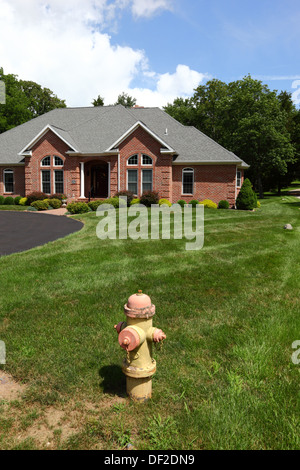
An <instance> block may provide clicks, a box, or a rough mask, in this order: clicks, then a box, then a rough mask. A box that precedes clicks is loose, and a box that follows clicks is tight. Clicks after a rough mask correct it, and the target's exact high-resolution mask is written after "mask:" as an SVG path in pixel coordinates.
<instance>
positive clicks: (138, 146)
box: [119, 127, 172, 199]
mask: <svg viewBox="0 0 300 470" xmlns="http://www.w3.org/2000/svg"><path fill="white" fill-rule="evenodd" d="M161 147H162V146H161V144H160V143H159V142H157V140H156V139H154V138H153V137H152V136H151V135H150V134H148V132H146V131H145V130H144V129H143V128H142V127H139V128H138V129H136V130H135V131H134V132H133V133H132V134H131V135H130V136H129V137H127V139H126V140H124V141H123V142H122V143H121V144H120V146H119V151H120V191H123V190H126V189H127V169H132V170H133V169H138V196H139V197H140V196H141V171H142V169H147V168H148V169H152V170H153V191H157V192H158V193H159V196H160V198H167V199H171V197H172V157H171V156H170V155H162V154H161V153H160V149H161ZM135 154H138V156H139V160H138V165H130V166H128V165H127V160H128V158H129V157H131V156H132V155H135ZM142 154H145V155H148V156H149V157H151V158H152V162H153V165H152V166H148V165H147V166H145V165H142V164H141V163H142Z"/></svg>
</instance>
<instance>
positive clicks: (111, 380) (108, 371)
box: [99, 364, 126, 397]
mask: <svg viewBox="0 0 300 470" xmlns="http://www.w3.org/2000/svg"><path fill="white" fill-rule="evenodd" d="M99 377H100V379H101V382H100V388H101V389H102V390H103V392H104V393H109V394H113V395H118V396H119V397H124V396H125V395H126V377H125V375H124V374H123V372H122V368H121V366H119V365H116V364H113V365H110V366H103V367H101V369H100V370H99Z"/></svg>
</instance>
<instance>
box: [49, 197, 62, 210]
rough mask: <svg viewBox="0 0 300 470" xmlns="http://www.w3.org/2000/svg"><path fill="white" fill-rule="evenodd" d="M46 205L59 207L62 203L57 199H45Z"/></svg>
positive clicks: (54, 207)
mask: <svg viewBox="0 0 300 470" xmlns="http://www.w3.org/2000/svg"><path fill="white" fill-rule="evenodd" d="M47 201H48V205H49V206H51V207H53V209H59V208H60V207H61V205H62V202H61V201H60V200H59V199H47Z"/></svg>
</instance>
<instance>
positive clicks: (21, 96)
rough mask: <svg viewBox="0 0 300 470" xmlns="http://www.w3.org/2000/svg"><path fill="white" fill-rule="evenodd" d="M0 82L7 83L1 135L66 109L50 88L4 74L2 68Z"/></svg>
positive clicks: (1, 110) (0, 109) (0, 117)
mask: <svg viewBox="0 0 300 470" xmlns="http://www.w3.org/2000/svg"><path fill="white" fill-rule="evenodd" d="M0 80H2V81H3V82H4V83H5V92H6V93H5V104H0V133H2V132H5V131H7V130H9V129H11V128H13V127H15V126H18V125H19V124H23V123H24V122H26V121H29V120H30V119H32V118H34V117H36V116H40V115H41V114H44V113H46V112H48V111H51V110H52V109H55V108H65V107H66V104H65V102H64V100H60V99H59V98H57V96H56V95H54V94H53V92H52V91H51V90H49V89H48V88H42V86H41V85H39V84H38V83H35V82H32V81H25V80H19V79H18V77H17V75H13V74H7V75H6V74H4V71H3V68H0Z"/></svg>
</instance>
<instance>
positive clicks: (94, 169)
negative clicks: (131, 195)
mask: <svg viewBox="0 0 300 470" xmlns="http://www.w3.org/2000/svg"><path fill="white" fill-rule="evenodd" d="M90 197H92V198H95V197H99V198H105V197H108V164H107V163H106V162H101V164H97V165H92V166H91V182H90Z"/></svg>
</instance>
